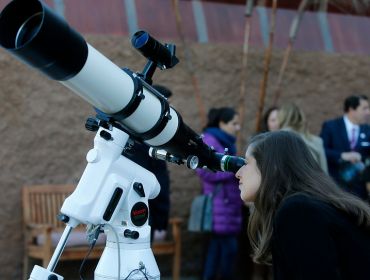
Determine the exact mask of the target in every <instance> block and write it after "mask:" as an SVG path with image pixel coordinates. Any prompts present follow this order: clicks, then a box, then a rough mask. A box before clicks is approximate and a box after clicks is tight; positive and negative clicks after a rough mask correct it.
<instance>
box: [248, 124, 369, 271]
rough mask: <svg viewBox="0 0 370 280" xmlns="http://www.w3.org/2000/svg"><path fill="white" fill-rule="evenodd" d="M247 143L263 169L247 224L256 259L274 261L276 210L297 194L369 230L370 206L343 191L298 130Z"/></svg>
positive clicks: (273, 133) (262, 136)
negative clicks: (272, 242) (320, 203)
mask: <svg viewBox="0 0 370 280" xmlns="http://www.w3.org/2000/svg"><path fill="white" fill-rule="evenodd" d="M248 146H250V149H251V154H252V155H253V157H254V158H255V159H256V163H257V167H258V169H259V171H260V173H261V185H260V187H259V190H258V191H257V193H256V197H255V199H254V209H253V211H252V213H251V217H250V219H249V224H248V236H249V238H250V241H251V245H252V248H253V260H254V261H256V262H259V263H267V264H271V262H272V256H271V248H270V245H271V240H272V234H273V222H274V217H275V214H276V211H277V210H278V208H279V206H280V205H281V203H282V202H284V200H285V199H287V198H289V197H291V196H294V195H297V194H303V195H306V196H309V197H313V198H316V199H319V200H321V201H324V202H326V203H328V204H330V205H331V206H333V207H335V208H337V209H338V210H340V211H341V212H343V213H345V215H346V216H348V217H350V218H351V219H352V220H354V221H355V222H356V223H357V225H358V226H359V227H361V228H364V229H365V230H366V231H368V232H370V207H369V206H368V205H367V204H366V203H365V202H363V201H362V200H360V199H359V198H357V197H356V196H354V195H352V194H350V193H347V192H345V191H343V190H342V189H341V188H340V187H339V186H338V185H337V184H336V183H335V182H334V181H333V180H332V179H331V178H330V177H329V176H328V175H327V174H326V173H325V172H323V171H322V169H321V168H320V166H319V165H318V164H317V162H316V161H315V159H314V158H313V157H312V154H311V152H310V150H309V149H308V147H307V145H306V144H305V142H304V141H303V139H302V138H301V137H300V136H299V134H298V133H296V132H293V131H276V132H267V133H263V134H259V135H256V136H254V137H253V138H252V139H251V140H250V141H249V143H248Z"/></svg>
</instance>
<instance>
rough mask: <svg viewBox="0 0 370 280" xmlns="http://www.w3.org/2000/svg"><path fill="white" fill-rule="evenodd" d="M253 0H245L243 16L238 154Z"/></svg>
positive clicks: (241, 130)
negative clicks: (244, 18)
mask: <svg viewBox="0 0 370 280" xmlns="http://www.w3.org/2000/svg"><path fill="white" fill-rule="evenodd" d="M253 2H254V0H247V2H246V7H245V16H246V17H247V22H246V25H245V34H244V47H243V68H242V80H241V86H240V99H239V124H240V130H239V131H238V135H237V141H236V147H237V151H238V153H239V155H240V152H241V142H242V132H243V114H244V96H245V85H246V77H247V60H248V47H249V36H250V29H251V18H252V11H253Z"/></svg>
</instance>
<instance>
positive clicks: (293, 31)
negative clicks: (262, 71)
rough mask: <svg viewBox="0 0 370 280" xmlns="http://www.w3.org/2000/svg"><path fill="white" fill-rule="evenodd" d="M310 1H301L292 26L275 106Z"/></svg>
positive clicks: (277, 87) (274, 103) (281, 69)
mask: <svg viewBox="0 0 370 280" xmlns="http://www.w3.org/2000/svg"><path fill="white" fill-rule="evenodd" d="M310 1H311V0H302V1H301V3H300V4H299V7H298V11H297V14H296V15H295V17H294V19H293V21H292V25H291V26H290V32H289V43H288V46H287V48H286V50H285V54H284V59H283V63H282V64H281V68H280V73H279V78H278V82H277V84H276V88H275V94H274V102H273V106H276V105H277V101H278V99H279V94H280V88H281V84H282V83H283V76H284V73H285V69H286V66H287V64H288V58H289V55H290V51H291V49H292V46H293V44H294V41H295V38H296V37H297V32H298V27H299V25H300V23H301V20H302V16H303V13H304V11H305V9H306V7H307V6H308V4H309V2H310ZM324 2H325V0H324Z"/></svg>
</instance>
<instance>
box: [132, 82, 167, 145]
mask: <svg viewBox="0 0 370 280" xmlns="http://www.w3.org/2000/svg"><path fill="white" fill-rule="evenodd" d="M141 83H142V84H143V86H144V87H146V88H148V89H150V92H151V93H153V94H154V95H155V96H156V97H157V98H158V99H159V102H161V116H160V118H159V120H158V121H157V123H156V124H155V125H154V126H153V127H152V128H151V129H149V130H148V131H147V132H144V133H139V134H138V135H139V137H140V138H142V139H143V140H144V141H146V140H150V139H152V138H154V137H156V136H157V135H159V134H160V133H161V132H162V131H163V129H164V128H165V127H166V125H167V123H168V121H169V120H170V118H171V117H169V116H170V105H169V104H168V101H167V99H166V98H165V97H164V96H163V95H162V94H160V93H159V92H158V91H156V90H155V89H154V88H152V87H151V86H150V85H149V84H147V83H146V82H145V81H143V80H141Z"/></svg>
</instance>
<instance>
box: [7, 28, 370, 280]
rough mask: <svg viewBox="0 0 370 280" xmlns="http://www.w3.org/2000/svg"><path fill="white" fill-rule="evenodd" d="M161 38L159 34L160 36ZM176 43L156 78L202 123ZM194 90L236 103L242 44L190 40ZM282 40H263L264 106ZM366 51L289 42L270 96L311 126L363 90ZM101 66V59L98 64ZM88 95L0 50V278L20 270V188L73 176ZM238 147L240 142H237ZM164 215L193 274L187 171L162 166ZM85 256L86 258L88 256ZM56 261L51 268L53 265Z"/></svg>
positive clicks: (258, 65) (64, 270)
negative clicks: (177, 224) (280, 78)
mask: <svg viewBox="0 0 370 280" xmlns="http://www.w3.org/2000/svg"><path fill="white" fill-rule="evenodd" d="M85 38H86V40H87V41H88V42H89V43H90V44H91V45H92V46H94V47H95V48H96V49H98V50H99V51H100V52H101V53H103V54H104V55H105V56H106V57H108V58H109V59H110V60H112V61H113V62H114V63H116V64H117V65H118V66H120V67H122V68H123V67H127V68H129V69H131V70H132V71H135V72H136V71H142V70H143V68H144V66H145V64H146V59H145V58H143V57H142V56H141V55H140V54H139V53H138V52H136V51H135V50H134V49H133V48H132V47H131V44H130V40H129V38H122V37H114V36H93V35H89V36H85ZM164 42H165V41H163V42H162V43H164ZM166 43H174V44H176V45H177V56H178V57H179V59H180V63H179V64H178V65H177V66H176V67H175V68H174V69H170V70H167V71H160V70H157V72H156V74H155V75H154V82H155V83H156V84H161V85H164V86H166V87H168V88H170V89H171V90H172V92H173V94H174V96H173V98H172V100H173V106H174V107H175V108H176V109H177V110H178V111H179V112H180V114H181V115H182V117H183V119H184V121H185V123H186V124H187V125H188V126H190V127H191V128H192V129H193V130H195V131H196V132H198V133H202V123H201V119H200V113H199V107H198V105H197V100H196V97H195V94H194V90H193V86H192V83H191V80H190V76H189V74H188V71H187V63H186V59H185V55H184V50H183V47H182V45H181V43H180V42H166ZM189 46H190V48H191V53H192V57H193V61H194V67H195V69H196V77H197V80H198V86H199V90H200V93H201V96H202V99H203V104H204V107H205V111H206V112H208V110H209V109H210V108H212V107H217V108H218V107H223V106H228V107H233V108H235V109H237V108H238V104H239V92H240V79H241V69H242V46H233V45H214V44H200V43H190V44H189ZM265 52H266V49H264V48H256V47H251V48H250V54H249V57H248V71H247V87H246V100H245V110H244V119H243V122H244V126H243V144H245V143H246V141H247V139H248V137H249V136H251V135H252V133H253V131H254V127H255V123H256V114H257V108H258V100H259V92H260V87H261V78H262V73H263V65H264V59H265ZM282 58H283V50H276V49H274V50H273V53H272V57H271V66H270V72H269V77H268V84H267V89H266V98H265V106H267V107H268V106H270V105H271V103H272V99H273V98H272V96H273V91H274V87H275V84H276V81H277V75H278V70H279V68H280V65H281V62H282ZM369 66H370V57H369V56H361V55H350V54H340V53H325V52H306V51H292V53H291V57H290V59H289V63H288V68H287V72H286V76H285V79H284V84H283V89H282V92H281V99H280V104H281V103H282V102H287V101H290V102H291V101H294V102H296V103H297V104H298V105H300V106H302V108H303V109H304V111H305V113H306V115H307V119H308V121H309V127H310V130H311V132H312V133H314V134H319V133H320V129H321V125H322V123H323V121H325V120H328V119H332V118H335V117H338V116H340V115H342V114H343V100H344V98H345V97H346V96H347V95H349V94H351V93H353V92H362V93H364V94H367V95H369V89H370V79H369V70H370V69H369ZM102 70H103V69H102ZM94 116H95V113H94V110H93V108H92V106H91V105H89V104H88V103H87V102H85V101H84V100H82V99H81V98H80V97H78V96H77V95H75V94H74V93H73V92H71V91H69V90H68V89H67V88H65V87H64V86H63V85H61V84H60V83H58V82H56V81H52V80H49V79H47V78H46V77H44V76H43V75H42V74H40V73H39V72H37V71H36V70H34V69H31V68H29V67H27V66H25V65H24V64H23V63H21V62H20V61H18V60H17V59H15V58H13V57H12V56H11V55H9V54H8V53H6V52H5V51H4V50H3V49H1V50H0V135H1V143H2V148H1V149H0V172H1V176H0V190H1V193H2V195H1V196H0V207H1V209H2V211H0V221H1V224H0V232H1V233H2V234H1V239H0V252H1V254H0V278H1V279H21V272H22V258H23V246H22V243H23V233H22V198H21V188H22V186H24V185H35V184H77V183H78V180H79V178H80V177H81V175H82V173H83V170H84V168H85V166H86V160H85V156H86V153H87V152H88V151H89V150H90V149H91V148H92V147H93V138H94V134H93V133H91V132H89V131H87V130H85V128H84V124H85V120H86V119H87V118H88V117H94ZM242 152H243V151H242ZM169 169H170V172H171V173H170V177H171V216H174V217H175V216H176V217H181V218H183V221H184V222H183V225H182V229H183V230H182V242H183V243H182V245H183V251H182V275H199V274H200V273H201V262H202V238H201V236H200V235H198V234H195V233H189V232H187V230H186V226H187V219H188V216H189V206H190V204H191V201H192V199H193V198H194V197H195V196H196V195H198V194H199V193H200V191H201V182H200V180H199V178H198V177H197V176H196V175H195V172H194V171H190V170H188V169H186V167H184V166H180V167H178V166H174V165H171V166H169ZM158 263H159V267H160V269H161V272H162V274H163V275H170V274H171V258H170V257H160V258H158ZM88 264H89V265H90V266H91V267H92V268H91V270H92V271H93V266H94V265H96V262H95V261H90V262H88ZM59 267H60V268H59ZM59 267H57V271H56V272H57V273H58V272H59V273H61V274H62V275H63V276H64V277H65V279H70V278H73V279H76V278H78V277H77V274H76V272H77V267H79V263H77V264H75V263H73V264H71V263H69V264H61V266H59Z"/></svg>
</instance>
